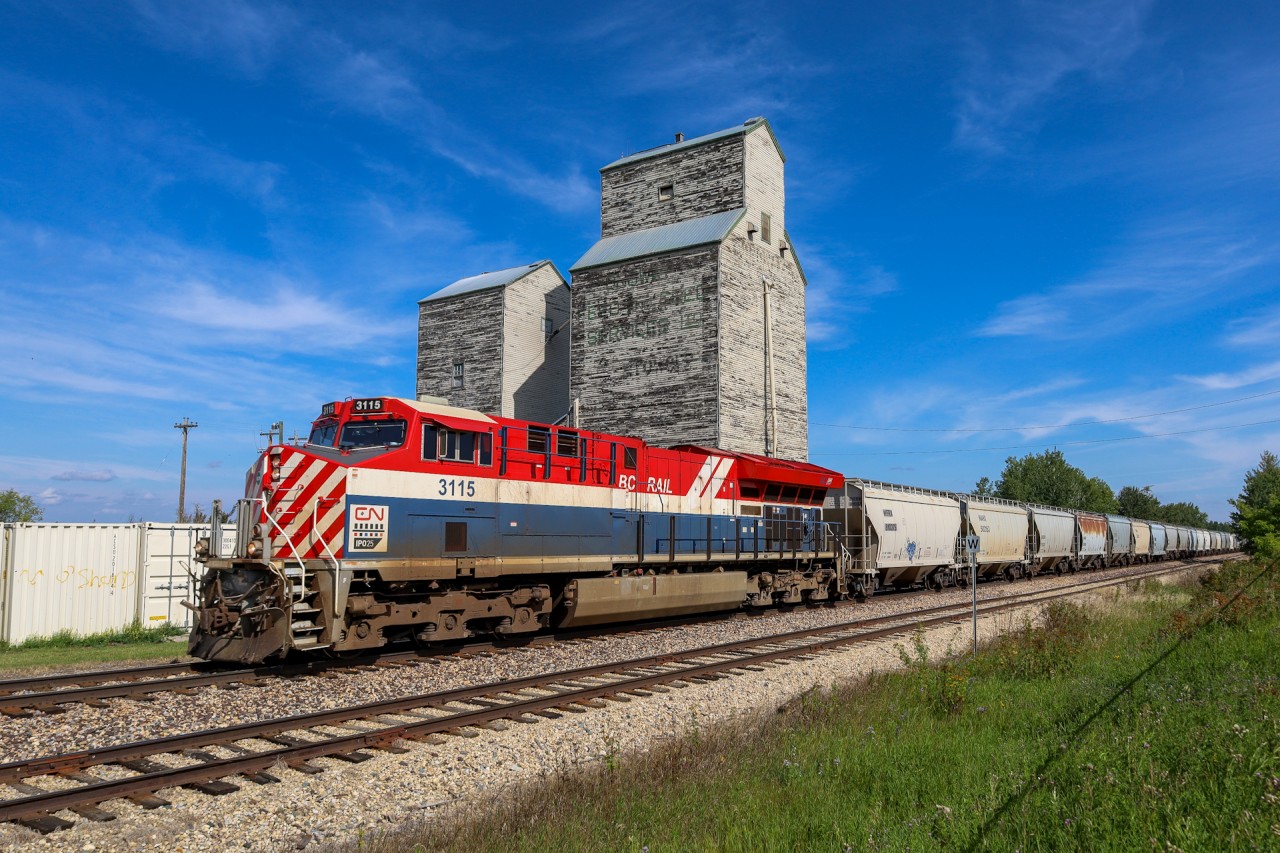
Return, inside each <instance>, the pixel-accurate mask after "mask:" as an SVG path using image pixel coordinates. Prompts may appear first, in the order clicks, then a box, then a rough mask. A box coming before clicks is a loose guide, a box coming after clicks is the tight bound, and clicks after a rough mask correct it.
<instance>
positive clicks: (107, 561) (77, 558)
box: [0, 524, 141, 643]
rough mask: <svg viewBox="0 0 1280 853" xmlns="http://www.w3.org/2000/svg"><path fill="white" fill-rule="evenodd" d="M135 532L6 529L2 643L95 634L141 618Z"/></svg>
mask: <svg viewBox="0 0 1280 853" xmlns="http://www.w3.org/2000/svg"><path fill="white" fill-rule="evenodd" d="M140 538H141V530H140V528H139V525H137V524H9V525H5V529H4V548H3V557H2V558H0V559H2V562H3V570H2V572H0V583H2V584H3V586H4V588H5V592H4V594H3V596H2V598H3V607H4V610H3V612H2V613H0V639H3V640H5V641H7V642H10V643H20V642H22V641H23V640H25V639H27V638H28V637H39V636H47V635H49V634H55V633H57V632H58V631H62V630H71V631H74V632H75V633H77V634H93V633H96V632H99V631H108V630H111V629H114V628H121V627H124V626H125V625H128V624H129V623H130V622H132V621H133V620H134V619H135V618H136V617H137V615H138V600H139V575H140V565H139V559H138V556H139V542H140Z"/></svg>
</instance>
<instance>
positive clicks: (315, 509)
mask: <svg viewBox="0 0 1280 853" xmlns="http://www.w3.org/2000/svg"><path fill="white" fill-rule="evenodd" d="M321 500H322V498H315V499H314V500H313V501H312V503H311V534H312V535H313V536H315V537H316V539H317V541H319V542H320V547H321V548H323V549H324V553H325V556H326V557H328V562H330V563H332V564H333V566H332V570H333V615H334V616H341V615H342V613H341V611H339V610H338V568H339V565H338V558H337V556H335V555H334V553H333V552H332V551H330V550H329V543H328V542H327V541H325V538H324V537H323V536H321V535H320V531H319V529H318V527H317V525H318V524H319V523H320V501H321ZM323 500H329V499H328V498H324V499H323ZM335 503H336V501H335ZM303 580H304V581H305V580H306V569H303ZM304 588H305V587H304Z"/></svg>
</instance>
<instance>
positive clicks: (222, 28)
mask: <svg viewBox="0 0 1280 853" xmlns="http://www.w3.org/2000/svg"><path fill="white" fill-rule="evenodd" d="M133 8H134V12H135V13H136V14H137V16H138V20H139V22H140V23H141V26H142V29H143V31H144V32H146V33H147V34H148V35H149V36H151V37H152V39H153V40H155V41H156V42H157V43H158V44H160V45H161V46H163V47H165V48H168V49H170V50H174V51H180V52H184V53H193V54H195V55H197V56H201V57H205V58H216V59H218V60H220V61H223V62H227V63H230V64H231V65H233V66H234V67H235V68H236V69H238V70H239V71H241V72H243V73H247V74H251V75H257V74H260V73H262V72H263V71H264V70H266V68H267V67H268V66H270V64H271V63H272V62H273V61H274V59H275V57H276V53H277V51H278V49H279V47H280V44H281V42H282V41H283V40H285V39H287V38H288V37H289V35H290V33H291V32H293V31H294V30H295V29H296V28H297V27H298V26H299V24H300V21H299V19H298V16H297V14H296V13H295V12H294V11H293V10H291V9H289V8H287V7H285V6H283V5H280V4H277V3H249V2H244V0H207V1H206V2H199V3H157V2H153V0H133Z"/></svg>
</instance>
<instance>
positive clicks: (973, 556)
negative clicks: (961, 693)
mask: <svg viewBox="0 0 1280 853" xmlns="http://www.w3.org/2000/svg"><path fill="white" fill-rule="evenodd" d="M964 545H965V550H966V551H968V552H969V588H970V589H971V590H973V656H974V657H975V658H977V656H978V549H979V548H980V547H981V545H982V540H981V539H979V538H978V537H977V536H975V535H973V534H969V535H968V536H966V537H965V538H964Z"/></svg>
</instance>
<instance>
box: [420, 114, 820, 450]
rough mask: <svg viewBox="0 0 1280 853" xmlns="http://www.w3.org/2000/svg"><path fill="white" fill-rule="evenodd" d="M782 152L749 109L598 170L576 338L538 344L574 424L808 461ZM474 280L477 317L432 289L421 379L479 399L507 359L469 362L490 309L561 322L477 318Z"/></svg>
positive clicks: (801, 316)
mask: <svg viewBox="0 0 1280 853" xmlns="http://www.w3.org/2000/svg"><path fill="white" fill-rule="evenodd" d="M784 165H785V157H784V156H783V154H782V150H781V148H780V147H779V145H778V141H777V139H776V137H775V136H774V133H773V128H772V127H771V126H770V125H769V122H768V121H766V120H765V119H763V118H754V119H750V120H748V121H746V122H744V123H743V124H741V125H737V126H735V127H730V128H726V129H724V130H720V131H717V132H715V133H709V134H706V135H703V136H698V137H695V138H690V139H685V138H684V137H683V136H682V135H680V134H677V136H676V139H675V141H673V142H671V143H668V144H666V145H662V146H659V147H657V148H651V149H648V150H645V151H640V152H638V153H636V154H631V155H628V156H625V157H622V158H620V159H618V160H616V161H614V162H612V163H610V164H608V165H607V166H605V167H604V168H602V169H601V170H600V186H601V193H600V195H601V198H600V220H601V222H600V226H601V227H600V239H599V240H598V241H597V242H596V243H595V245H593V246H592V247H591V248H590V249H588V250H587V252H586V253H585V254H584V255H583V256H582V257H581V258H580V259H579V260H578V261H577V262H576V263H575V264H573V266H572V267H571V268H570V275H571V287H570V293H571V300H572V302H571V317H570V322H569V324H568V325H569V327H570V328H569V330H568V331H569V337H570V345H569V347H567V348H565V347H563V346H561V345H548V346H547V347H545V348H544V351H543V352H542V353H540V354H535V360H536V361H545V362H546V365H547V366H546V369H545V371H544V373H545V375H547V376H557V377H559V376H565V375H566V374H567V375H568V376H569V380H568V388H567V389H566V390H567V391H568V393H567V394H562V393H557V394H554V395H551V396H552V397H553V398H554V399H556V400H566V399H572V401H573V402H572V404H571V405H570V407H569V408H571V409H572V410H573V411H575V412H576V417H577V422H578V424H579V425H580V426H582V427H584V428H586V429H591V430H597V431H601V432H612V433H621V434H624V435H634V436H638V437H640V438H643V439H644V440H646V441H648V442H650V443H652V444H656V445H660V446H670V445H672V444H700V445H706V446H710V447H720V448H724V449H726V450H733V451H739V452H746V453H756V454H761V455H767V456H777V457H782V458H787V459H799V460H804V459H807V457H808V397H807V392H806V380H807V375H806V373H807V370H806V339H805V287H806V281H805V277H804V271H803V269H802V268H801V266H800V263H799V260H798V259H797V258H796V254H795V250H794V248H793V247H792V244H791V239H790V236H789V235H788V233H787V228H786V192H785V182H784V176H783V171H784ZM477 278H482V277H477ZM496 278H501V277H500V276H499V277H496ZM467 281H468V282H469V281H470V280H467ZM457 284H461V283H457ZM497 286H500V285H497V284H496V283H495V287H497ZM451 287H455V286H451ZM455 289H456V288H455ZM464 289H467V288H464ZM448 290H449V289H448V288H446V291H448ZM467 290H469V293H468V296H469V297H470V298H469V299H468V302H472V303H473V304H472V305H470V306H468V311H467V313H468V315H469V321H470V322H469V323H468V324H467V326H468V329H469V330H467V329H463V328H460V327H459V325H458V324H455V323H446V322H443V320H444V318H443V316H440V315H438V314H436V313H433V312H436V311H438V310H439V308H438V307H436V306H439V305H440V300H439V299H437V298H436V297H435V296H434V295H433V296H430V297H428V298H427V299H425V300H423V303H422V306H423V311H422V313H421V315H420V316H421V327H420V358H419V365H418V383H417V384H418V389H419V392H420V393H422V392H423V391H424V390H426V389H439V391H437V392H436V393H438V394H440V396H444V397H445V398H446V399H448V400H449V402H451V403H453V404H455V405H467V404H468V403H470V402H472V397H473V395H472V394H471V393H470V391H469V390H468V387H467V386H469V385H471V384H472V383H487V384H489V385H494V384H495V382H496V381H495V380H493V379H492V378H491V377H488V376H487V373H490V372H493V371H497V370H500V369H501V361H502V360H501V359H498V360H496V363H484V362H482V363H466V361H465V359H466V355H465V354H466V353H467V352H468V351H469V350H471V349H472V348H471V347H469V346H468V345H467V343H466V341H465V340H463V339H462V337H460V336H466V337H469V338H471V339H472V340H474V335H475V334H476V330H477V329H481V328H484V327H485V324H486V323H489V322H490V321H492V323H494V324H499V325H501V327H502V328H505V329H511V328H513V327H521V326H522V325H529V326H530V327H531V328H533V327H536V328H538V329H540V330H541V329H542V328H544V327H547V328H549V329H556V330H557V331H559V328H560V327H559V326H558V325H557V324H556V323H555V321H554V320H553V319H552V318H551V317H550V316H547V315H549V314H550V313H551V312H550V311H548V312H546V313H547V315H544V314H543V313H542V312H541V311H539V312H535V313H537V316H534V315H533V314H530V316H528V317H512V316H511V311H510V309H509V307H508V308H507V309H506V310H505V313H499V312H500V309H499V308H498V307H496V306H498V305H499V304H500V303H499V302H498V301H496V300H495V302H494V305H495V307H494V308H493V312H495V313H494V316H493V317H478V316H476V314H475V311H474V309H475V307H477V303H478V300H477V299H476V297H478V296H479V294H478V293H477V292H476V291H475V290H473V289H467ZM448 301H450V302H452V301H453V300H448ZM433 318H437V319H433ZM556 337H558V335H557V336H556ZM555 343H556V344H559V342H558V341H557V342H555ZM548 344H551V340H550V339H548ZM428 349H429V350H430V351H431V353H432V356H431V357H430V358H424V357H422V355H423V354H424V353H425V352H426V351H427V350H428ZM566 349H567V353H566ZM446 353H455V354H458V355H446ZM566 355H567V358H568V361H569V364H568V369H567V370H565V369H563V368H562V367H561V365H560V364H559V363H558V362H559V360H560V359H563V358H566ZM521 359H522V361H523V360H524V355H523V354H522V355H521ZM459 377H464V378H462V379H461V380H459ZM524 408H525V407H524V406H522V405H520V404H519V402H518V401H517V405H516V410H515V411H514V413H513V414H514V416H515V417H526V418H531V419H535V420H541V419H544V418H545V417H546V411H547V410H546V407H545V406H539V407H538V409H539V411H538V412H537V414H536V415H535V414H534V412H533V411H532V409H529V410H528V411H521V409H524ZM505 413H506V412H504V414H505ZM564 417H565V418H566V419H567V418H569V417H570V414H569V412H568V411H566V412H565V413H564Z"/></svg>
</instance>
